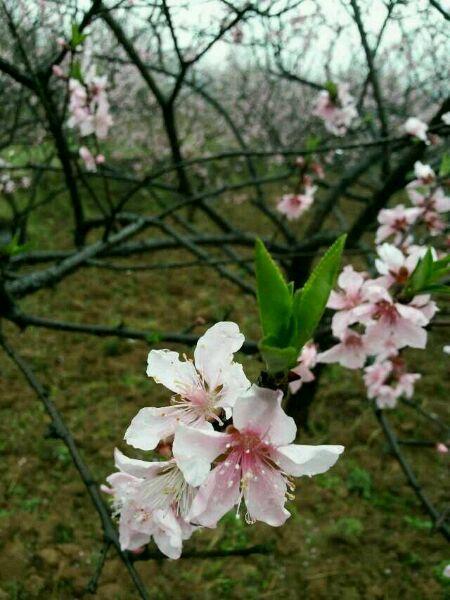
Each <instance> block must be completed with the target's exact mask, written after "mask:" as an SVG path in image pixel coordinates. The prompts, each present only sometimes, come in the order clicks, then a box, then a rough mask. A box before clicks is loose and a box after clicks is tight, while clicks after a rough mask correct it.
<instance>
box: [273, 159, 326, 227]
mask: <svg viewBox="0 0 450 600" xmlns="http://www.w3.org/2000/svg"><path fill="white" fill-rule="evenodd" d="M295 165H296V166H297V167H298V168H299V182H298V186H297V187H298V189H297V190H296V192H295V193H294V194H284V195H283V196H282V197H281V199H280V200H279V202H278V204H277V210H278V211H279V212H280V213H281V214H283V215H285V216H286V218H287V219H288V220H289V221H295V220H297V219H298V218H299V217H301V216H302V215H303V214H304V213H305V212H306V211H307V210H308V209H309V208H311V206H312V205H313V202H314V194H315V193H316V191H317V186H315V185H314V178H315V177H317V178H319V179H323V176H324V172H323V168H322V165H321V164H320V163H318V162H315V161H310V160H307V159H304V158H303V157H302V156H300V157H298V158H297V159H296V161H295Z"/></svg>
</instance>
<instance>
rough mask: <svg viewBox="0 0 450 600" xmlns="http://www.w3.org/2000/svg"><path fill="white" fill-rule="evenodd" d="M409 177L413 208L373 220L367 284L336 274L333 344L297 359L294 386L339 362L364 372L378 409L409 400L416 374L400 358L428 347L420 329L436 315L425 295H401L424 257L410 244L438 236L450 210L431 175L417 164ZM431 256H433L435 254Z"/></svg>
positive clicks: (348, 270)
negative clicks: (322, 366)
mask: <svg viewBox="0 0 450 600" xmlns="http://www.w3.org/2000/svg"><path fill="white" fill-rule="evenodd" d="M414 172H415V179H414V180H413V181H412V182H411V183H409V184H408V185H407V187H406V192H407V194H408V196H409V199H410V200H411V203H412V206H410V207H406V206H405V205H404V204H399V205H397V206H395V207H394V208H389V209H383V210H381V211H380V213H379V215H378V223H379V227H378V229H377V231H376V237H375V242H376V244H378V246H377V248H376V252H377V257H376V259H375V269H376V271H377V274H375V275H374V276H373V277H370V276H369V274H368V273H365V272H358V271H356V270H355V269H354V268H353V267H352V266H351V265H348V266H346V267H345V268H344V269H343V271H342V273H341V274H340V276H339V278H338V290H337V291H333V292H332V293H331V295H330V298H329V300H328V304H327V306H328V308H330V309H332V310H333V311H335V312H334V314H333V318H332V322H331V329H332V334H333V336H334V337H336V338H337V339H338V343H337V344H335V345H334V346H332V347H331V348H329V349H327V350H325V351H323V352H319V353H318V354H317V353H316V351H314V354H312V350H311V349H312V348H314V346H310V347H309V348H310V349H309V350H308V349H307V347H305V349H304V352H305V356H303V353H302V355H301V356H300V357H299V364H298V366H297V367H296V368H295V369H293V371H292V372H291V374H292V376H294V374H297V375H299V376H300V385H301V383H302V382H304V381H305V382H306V381H312V379H314V375H313V374H312V373H311V372H310V370H309V369H310V368H312V367H314V364H315V363H316V362H319V363H338V364H340V365H341V366H343V367H346V368H348V369H364V382H365V384H366V387H367V395H368V398H369V399H372V400H374V401H375V402H376V404H377V406H378V407H379V408H394V407H395V406H396V403H397V400H398V398H400V397H401V396H404V397H407V398H410V397H411V396H412V394H413V387H414V383H415V382H416V381H417V380H418V379H419V378H420V375H419V374H418V373H408V372H407V370H406V366H405V361H404V359H403V358H402V357H401V351H402V350H403V349H404V348H407V347H410V348H419V349H424V348H425V347H426V343H427V331H426V329H425V327H426V326H427V325H428V324H429V323H430V321H431V319H432V318H433V317H434V315H435V314H436V312H437V310H438V309H437V306H436V304H435V302H434V301H433V300H431V297H430V295H429V294H424V293H420V294H417V295H415V296H413V297H411V296H409V295H408V294H405V286H406V284H407V282H408V280H409V278H410V276H411V274H412V273H413V272H414V270H415V268H416V266H417V264H418V261H419V260H420V259H421V258H422V257H423V256H424V255H425V253H426V251H427V247H426V246H425V245H418V244H417V243H415V239H416V238H415V235H417V231H418V230H419V231H421V235H422V234H423V235H429V236H436V235H437V234H438V233H441V232H442V231H443V230H444V222H443V221H442V218H441V215H442V214H443V213H444V212H448V211H449V210H450V198H448V197H447V196H446V195H445V193H444V191H443V189H442V187H440V186H439V185H438V177H437V176H436V175H435V173H434V171H433V169H432V168H431V167H430V166H429V165H425V164H422V163H421V162H416V164H415V167H414ZM419 228H421V229H419ZM422 239H423V238H422ZM385 240H389V241H390V242H392V243H388V242H386V241H385ZM432 254H433V256H434V258H436V257H437V253H436V251H435V250H434V249H432ZM302 373H303V375H302ZM293 383H294V386H293V387H292V384H291V391H292V392H295V391H296V390H297V389H298V387H299V385H298V384H297V382H296V381H294V382H293Z"/></svg>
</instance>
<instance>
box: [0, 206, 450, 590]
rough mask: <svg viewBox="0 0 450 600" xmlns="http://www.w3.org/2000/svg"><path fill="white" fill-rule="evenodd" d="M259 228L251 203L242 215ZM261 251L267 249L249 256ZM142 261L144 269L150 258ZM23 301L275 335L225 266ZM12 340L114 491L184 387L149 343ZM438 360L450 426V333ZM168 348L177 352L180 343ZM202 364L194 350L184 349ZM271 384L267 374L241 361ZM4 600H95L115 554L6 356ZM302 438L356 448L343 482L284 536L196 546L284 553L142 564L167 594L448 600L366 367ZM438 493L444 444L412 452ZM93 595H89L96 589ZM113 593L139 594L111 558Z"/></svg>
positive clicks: (206, 540)
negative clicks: (448, 386) (448, 347)
mask: <svg viewBox="0 0 450 600" xmlns="http://www.w3.org/2000/svg"><path fill="white" fill-rule="evenodd" d="M227 210H233V211H241V213H242V219H243V221H248V223H251V219H252V212H251V209H250V208H249V207H248V205H246V204H242V205H237V206H236V205H229V207H228V208H225V211H227ZM64 218H65V216H64V210H61V212H59V210H57V209H55V208H53V209H52V210H51V211H50V209H43V212H42V213H41V216H40V219H39V229H38V228H37V225H34V224H31V232H32V237H33V236H34V238H35V239H36V240H39V241H42V240H44V238H45V239H46V240H47V243H42V244H41V246H39V245H37V246H36V247H47V248H49V247H54V248H61V247H64V246H68V245H69V244H70V241H69V240H66V239H64V238H61V234H60V233H59V231H60V227H59V225H60V224H61V222H62V220H63V219H64ZM248 252H249V256H251V251H250V250H249V251H248ZM182 257H183V258H184V259H186V258H187V257H186V254H184V253H182V252H175V251H173V252H165V253H164V254H162V253H160V254H155V255H154V256H142V257H140V258H139V261H138V262H141V263H144V262H145V263H154V264H156V263H157V262H158V261H164V262H170V261H172V260H180V259H181V258H182ZM134 260H135V262H137V261H136V259H134ZM22 307H23V309H24V310H26V311H28V312H29V313H32V314H38V315H40V316H46V317H48V318H54V319H61V320H68V321H73V322H83V323H103V324H107V325H111V326H117V325H119V324H120V323H122V322H124V324H125V325H126V326H129V327H135V328H137V329H142V330H148V331H152V330H153V331H154V330H162V331H180V330H182V329H183V328H185V327H187V326H189V325H191V326H193V328H194V329H193V331H194V332H196V333H201V332H202V327H201V326H198V325H196V323H198V322H199V319H201V320H204V321H205V322H206V323H213V322H216V321H218V320H222V319H225V318H226V319H230V320H234V321H236V322H237V323H239V325H240V327H241V330H242V331H243V332H244V333H245V335H246V337H247V338H248V339H257V338H258V335H259V331H258V320H257V310H256V303H255V302H254V301H253V300H251V299H249V298H248V297H244V296H243V295H242V294H241V293H239V292H238V291H236V289H235V288H234V287H233V286H232V284H230V283H227V282H225V281H224V280H222V279H219V277H218V276H217V275H216V274H215V273H214V272H212V270H211V269H206V268H204V267H198V268H197V267H195V268H189V269H179V270H171V271H149V272H140V273H136V272H127V271H124V272H122V273H117V272H110V271H107V270H103V269H97V268H88V269H84V270H82V271H80V272H78V273H77V274H75V275H73V276H72V277H70V278H68V279H67V280H66V281H64V282H63V283H62V284H61V285H59V286H58V293H55V292H54V291H53V290H45V291H40V292H39V293H37V294H35V295H34V296H32V297H29V298H28V299H26V300H25V301H24V302H23V304H22ZM4 332H5V334H6V335H8V336H14V337H15V338H16V346H17V348H18V350H20V351H21V353H22V354H23V356H24V357H26V358H27V360H29V361H30V363H31V364H32V366H33V368H34V369H35V372H36V374H37V375H38V376H39V378H40V379H41V380H42V381H43V382H45V383H46V384H47V385H48V386H49V389H50V391H51V395H52V398H53V399H54V401H55V403H56V405H57V406H58V408H59V410H60V411H61V413H62V414H63V416H64V418H65V419H66V422H67V424H68V426H69V427H70V429H71V431H72V433H73V435H74V437H75V439H76V441H77V443H78V444H79V447H80V450H81V452H82V455H83V457H84V459H85V461H86V462H87V463H88V464H89V466H90V467H91V469H92V471H93V473H94V476H95V478H96V480H97V481H98V482H99V483H101V482H103V481H104V479H105V477H106V476H107V475H108V474H109V473H111V472H112V471H113V470H114V465H113V449H114V447H115V446H116V445H117V446H119V447H120V448H121V449H122V450H123V451H125V452H127V453H128V454H129V455H130V456H135V457H137V456H138V454H137V453H136V452H134V451H133V449H132V448H129V447H127V446H126V444H125V443H124V442H122V438H123V434H124V431H125V429H126V427H127V425H128V423H129V422H130V420H131V418H132V417H133V416H134V415H135V414H136V412H137V411H138V410H139V409H140V408H141V407H143V406H148V405H154V404H156V405H158V404H163V403H166V402H167V400H168V393H167V391H166V390H165V389H164V388H163V387H162V386H158V385H156V384H155V383H153V382H152V381H150V380H149V379H148V378H147V377H146V375H145V367H146V357H147V353H148V350H149V348H148V346H147V345H146V344H145V343H143V342H134V341H129V340H117V339H115V338H97V337H94V336H88V335H82V334H75V335H73V334H69V333H60V332H54V331H48V330H44V329H39V330H38V329H32V328H30V329H28V330H27V331H25V332H23V333H18V331H17V329H15V328H14V327H13V326H12V325H10V324H7V325H5V327H4ZM430 336H431V340H430V344H429V346H428V348H427V350H426V351H423V352H420V351H411V352H409V353H408V355H409V364H410V366H411V370H412V371H414V370H415V369H414V366H415V365H417V366H418V367H417V370H418V371H419V372H421V373H422V375H423V377H422V380H421V381H419V383H418V384H417V392H416V395H415V399H416V401H418V402H419V403H420V404H421V405H422V406H423V407H426V408H427V409H428V410H429V411H433V412H435V413H437V414H439V415H440V416H442V417H445V416H448V408H447V407H448V393H447V392H446V390H445V385H444V382H445V375H446V357H445V355H443V353H442V347H443V345H444V344H446V343H448V339H447V338H446V337H445V331H444V330H443V329H436V330H435V331H433V332H432V333H431V334H430ZM168 346H169V345H168V344H162V347H168ZM170 347H171V348H173V349H177V350H179V351H180V352H186V353H187V354H188V355H189V354H191V352H192V349H190V348H186V347H181V346H180V347H175V345H170ZM238 360H240V361H242V363H243V364H244V368H245V370H246V372H247V374H248V376H249V378H251V379H252V380H255V379H256V377H257V375H258V373H259V371H260V369H261V367H262V365H261V363H259V362H258V361H257V359H256V358H254V357H246V356H241V355H239V357H238ZM0 369H1V381H0V390H1V393H0V414H1V420H0V439H1V452H2V455H3V459H2V461H1V463H0V477H1V481H2V486H3V492H2V494H1V500H0V600H3V599H7V598H8V599H9V598H11V599H17V600H18V599H21V600H22V599H23V600H25V599H28V598H30V599H32V598H39V599H41V598H42V599H44V598H45V599H49V598H51V599H61V600H63V599H64V600H66V599H68V598H78V597H82V596H83V597H86V598H87V597H90V596H89V595H88V594H86V593H85V589H86V586H87V584H88V582H89V580H90V577H91V576H92V574H93V572H94V570H95V566H96V562H97V559H98V555H99V551H100V549H101V529H100V523H99V520H98V517H97V515H96V513H95V511H94V509H93V507H92V505H91V503H90V500H89V498H88V495H87V493H86V491H85V488H84V485H83V483H82V482H81V480H80V479H79V477H78V474H77V472H76V470H75V468H74V467H73V466H72V463H71V460H70V456H69V455H68V452H67V450H66V449H65V447H64V446H63V444H62V442H60V441H58V440H53V439H48V438H46V437H45V433H46V428H47V424H48V419H47V417H46V415H45V413H44V410H43V408H42V406H41V405H40V404H39V402H38V401H37V400H36V398H35V396H34V395H33V393H32V392H31V391H30V389H29V388H28V387H27V386H26V384H25V383H24V381H23V380H22V379H21V378H20V377H19V376H18V373H17V371H16V370H15V369H14V367H13V365H12V364H10V363H9V362H7V360H6V359H5V357H4V356H3V357H2V359H1V363H0ZM392 419H393V422H394V424H395V425H396V427H397V428H398V431H399V432H400V436H401V437H405V438H415V439H417V438H422V439H424V438H425V439H435V440H436V441H440V440H439V434H438V432H437V431H436V430H434V429H433V428H431V427H429V426H425V425H424V424H423V423H422V422H420V421H419V420H418V419H417V418H416V416H415V414H413V412H412V411H411V410H410V409H408V408H405V407H403V408H402V407H399V408H398V409H397V410H396V411H394V412H393V413H392ZM298 439H299V440H300V441H301V443H307V444H308V443H310V444H327V443H330V444H343V445H345V446H346V452H345V454H344V455H343V456H342V458H341V459H340V460H339V461H338V463H337V465H336V466H335V467H333V469H331V470H330V471H329V472H328V473H326V474H324V475H321V476H317V477H314V478H312V479H308V478H303V479H299V480H298V489H297V493H296V499H295V501H293V502H291V503H289V505H288V508H289V510H290V511H291V513H292V517H291V519H290V520H288V522H287V523H286V525H285V526H284V527H281V528H279V529H275V528H270V527H269V526H266V525H264V524H262V523H258V524H256V525H254V526H252V527H250V526H247V525H246V524H245V523H244V520H243V519H236V518H235V516H234V515H233V514H230V515H228V516H227V517H226V518H225V519H224V520H223V521H222V523H221V524H220V526H219V527H218V528H217V529H216V530H206V529H205V530H202V531H200V532H197V533H196V534H195V535H194V536H193V537H192V539H191V540H190V541H188V542H187V543H186V545H185V547H186V549H189V550H192V549H201V550H217V549H231V548H233V547H243V546H247V545H251V544H254V543H268V544H273V553H272V554H270V555H254V556H250V557H245V558H243V557H227V558H211V559H193V558H191V559H183V558H182V559H180V560H179V561H170V560H162V561H151V562H143V563H139V564H138V570H139V572H140V574H141V575H142V578H143V580H144V581H145V582H146V584H147V586H148V589H149V593H150V597H151V598H152V599H158V600H159V599H161V600H162V599H169V598H174V597H179V598H181V599H183V600H184V599H187V600H189V599H191V598H192V599H194V598H195V599H199V598H200V599H202V600H203V599H205V600H208V599H210V598H211V599H213V598H214V599H215V598H232V599H240V598H247V599H249V600H250V599H258V600H259V599H260V598H261V599H262V598H284V599H286V600H296V599H298V598H305V599H314V600H320V599H325V598H326V599H327V600H333V599H340V600H354V599H355V600H356V599H359V598H380V599H385V598H388V599H390V598H393V599H395V598H405V599H410V598H411V599H414V600H420V599H427V600H428V599H434V598H436V599H438V598H448V597H450V584H449V585H446V581H445V580H444V579H443V578H442V577H441V573H442V570H443V568H444V566H445V564H447V562H450V555H449V552H448V550H447V549H446V546H445V542H444V541H443V539H442V537H441V536H440V535H439V534H437V533H434V532H432V531H431V522H430V520H429V519H428V518H427V516H426V515H425V513H424V512H423V511H422V509H421V507H420V505H419V503H418V501H417V499H416V497H415V496H414V494H413V492H412V491H411V489H410V488H409V487H408V485H407V483H406V481H405V478H404V475H403V473H402V472H401V470H400V467H399V465H398V463H397V462H396V461H395V460H394V459H393V458H392V456H391V455H390V454H389V452H388V447H387V443H386V440H385V438H384V436H383V434H382V432H381V430H380V428H379V426H378V424H377V421H376V419H375V417H374V415H373V411H372V409H371V406H370V405H369V403H368V401H367V400H366V399H365V395H364V388H363V385H362V382H361V375H360V373H359V372H352V371H349V370H345V369H342V368H340V367H337V366H332V367H329V368H327V370H326V373H325V376H324V381H323V383H322V384H321V386H320V389H319V393H318V396H317V398H316V401H315V402H314V404H313V406H312V410H311V422H310V431H309V432H304V431H300V432H299V438H298ZM406 453H407V455H408V457H409V458H411V460H412V463H413V465H414V467H415V468H416V470H417V472H418V475H419V478H420V481H421V482H422V483H423V485H424V488H425V489H426V491H427V493H428V494H429V496H430V497H431V498H432V499H433V500H435V501H437V502H438V505H439V506H441V507H442V506H444V505H445V499H444V495H445V486H446V485H447V483H448V480H447V478H446V464H445V463H446V462H447V461H448V455H447V456H445V455H440V454H438V453H437V452H436V451H435V449H434V448H429V449H423V448H412V449H410V450H407V451H406ZM83 594H84V595H83ZM98 597H99V598H101V599H108V600H111V599H118V600H128V599H130V600H131V599H133V598H136V597H137V596H136V592H135V590H134V589H133V588H132V586H131V585H130V581H129V578H128V574H127V573H126V571H125V568H124V567H123V565H122V564H121V562H120V561H119V560H118V559H117V558H116V557H115V555H114V551H112V550H110V554H109V558H108V560H107V563H106V566H105V569H104V572H103V574H102V577H101V580H100V583H99V588H98Z"/></svg>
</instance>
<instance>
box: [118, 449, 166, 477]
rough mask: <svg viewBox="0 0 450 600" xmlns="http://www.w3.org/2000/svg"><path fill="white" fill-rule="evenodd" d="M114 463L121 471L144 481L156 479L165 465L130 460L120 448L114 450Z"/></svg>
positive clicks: (156, 462) (134, 459)
mask: <svg viewBox="0 0 450 600" xmlns="http://www.w3.org/2000/svg"><path fill="white" fill-rule="evenodd" d="M114 462H115V465H116V468H117V469H119V471H122V472H123V473H128V474H129V475H133V476H134V477H140V478H143V479H151V478H152V477H155V476H156V475H158V473H159V472H160V471H161V468H162V466H163V463H161V462H158V461H154V462H147V461H146V460H138V459H136V458H128V456H125V454H123V453H122V452H121V451H120V450H119V449H118V448H115V449H114ZM115 475H117V474H115Z"/></svg>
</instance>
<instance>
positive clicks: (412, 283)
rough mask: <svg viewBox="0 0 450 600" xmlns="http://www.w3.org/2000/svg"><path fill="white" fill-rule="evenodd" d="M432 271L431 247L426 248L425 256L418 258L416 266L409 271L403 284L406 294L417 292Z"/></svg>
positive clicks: (423, 285) (425, 282)
mask: <svg viewBox="0 0 450 600" xmlns="http://www.w3.org/2000/svg"><path fill="white" fill-rule="evenodd" d="M432 272H433V255H432V253H431V248H428V250H427V252H426V254H425V256H424V257H423V258H421V259H420V260H419V262H418V263H417V265H416V268H415V269H414V271H413V272H412V273H411V275H410V277H409V279H408V281H407V283H406V286H405V292H406V293H407V294H416V293H417V292H420V291H421V290H422V289H423V288H424V287H425V286H426V284H427V282H428V280H429V278H430V276H431V274H432Z"/></svg>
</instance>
